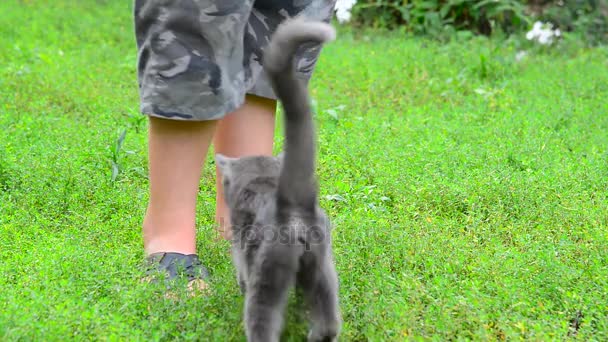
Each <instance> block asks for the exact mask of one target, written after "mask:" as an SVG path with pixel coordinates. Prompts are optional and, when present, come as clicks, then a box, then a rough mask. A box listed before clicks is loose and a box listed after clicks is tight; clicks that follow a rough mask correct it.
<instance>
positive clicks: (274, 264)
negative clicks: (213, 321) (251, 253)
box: [245, 243, 298, 342]
mask: <svg viewBox="0 0 608 342" xmlns="http://www.w3.org/2000/svg"><path fill="white" fill-rule="evenodd" d="M256 259H257V260H256V261H255V263H254V265H253V268H252V269H251V270H250V271H251V272H250V273H249V279H248V283H247V291H246V300H245V328H246V331H247V339H248V341H250V342H258V341H259V342H274V341H279V338H280V334H281V329H282V327H283V313H284V311H285V307H286V305H287V299H288V294H289V289H290V288H291V286H292V285H293V283H294V280H295V274H296V271H297V267H298V255H297V253H296V251H295V250H294V249H293V248H290V246H288V245H281V244H279V243H277V244H273V245H270V246H265V248H261V249H260V250H259V254H258V257H257V258H256Z"/></svg>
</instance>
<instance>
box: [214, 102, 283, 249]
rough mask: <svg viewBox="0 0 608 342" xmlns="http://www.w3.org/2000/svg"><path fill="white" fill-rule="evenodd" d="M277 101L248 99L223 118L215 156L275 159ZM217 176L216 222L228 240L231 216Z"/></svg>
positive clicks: (218, 133) (217, 172)
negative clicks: (273, 156)
mask: <svg viewBox="0 0 608 342" xmlns="http://www.w3.org/2000/svg"><path fill="white" fill-rule="evenodd" d="M275 111H276V101H275V100H272V99H267V98H262V97H258V96H253V95H247V98H246V99H245V104H244V105H243V106H242V107H241V108H239V109H238V110H236V111H234V112H232V113H230V114H228V115H227V116H226V117H224V118H223V119H222V120H221V121H220V123H219V124H218V126H217V132H216V135H215V138H214V146H215V152H216V153H222V154H223V155H225V156H228V157H243V156H251V155H272V146H273V143H274V126H275ZM216 174H217V183H216V184H217V195H216V210H215V219H216V222H217V223H218V224H219V231H220V233H221V234H222V236H223V237H224V238H225V239H229V238H230V236H231V232H230V214H229V211H228V208H227V207H226V203H225V202H224V190H223V187H222V183H221V181H220V179H221V177H220V174H219V171H217V170H216Z"/></svg>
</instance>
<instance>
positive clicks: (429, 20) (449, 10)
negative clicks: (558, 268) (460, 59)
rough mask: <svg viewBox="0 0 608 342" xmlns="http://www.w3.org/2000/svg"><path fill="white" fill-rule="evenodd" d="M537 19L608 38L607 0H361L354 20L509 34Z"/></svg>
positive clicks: (423, 30)
mask: <svg viewBox="0 0 608 342" xmlns="http://www.w3.org/2000/svg"><path fill="white" fill-rule="evenodd" d="M536 20H540V21H543V22H546V21H549V22H551V23H553V24H554V25H555V26H556V27H559V28H560V29H561V30H562V31H564V32H573V33H575V34H579V35H580V36H581V38H583V39H584V40H585V41H586V42H587V43H588V44H590V45H597V44H604V43H606V42H608V0H557V1H556V0H402V1H395V0H360V1H358V2H357V4H356V5H355V7H354V9H353V24H354V25H356V26H366V27H370V26H371V27H382V28H390V29H395V28H402V29H405V30H407V31H410V32H413V33H416V34H426V35H431V36H435V37H438V38H441V37H444V36H446V35H449V34H451V33H453V32H454V31H470V32H473V33H475V34H483V35H492V34H493V33H497V32H502V33H506V34H512V33H515V32H521V31H525V30H527V29H529V28H530V26H531V25H532V23H533V22H534V21H536Z"/></svg>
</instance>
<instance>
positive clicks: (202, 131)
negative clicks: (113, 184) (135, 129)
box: [143, 117, 217, 255]
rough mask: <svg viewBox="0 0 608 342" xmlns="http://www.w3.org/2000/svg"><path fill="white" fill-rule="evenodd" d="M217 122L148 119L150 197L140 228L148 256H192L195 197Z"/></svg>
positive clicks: (194, 249) (193, 252)
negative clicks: (163, 254) (167, 254)
mask: <svg viewBox="0 0 608 342" xmlns="http://www.w3.org/2000/svg"><path fill="white" fill-rule="evenodd" d="M216 123H217V121H177V120H166V119H159V118H155V117H150V127H149V142H148V149H149V165H150V199H149V203H148V210H147V212H146V217H145V219H144V226H143V236H144V248H145V252H146V254H147V255H150V254H153V253H158V252H177V253H182V254H195V253H196V248H195V226H194V223H195V213H196V196H197V193H198V185H199V180H200V175H201V168H202V165H203V164H204V162H205V157H206V155H207V150H208V148H209V144H210V143H211V139H212V137H213V133H214V131H215V127H216Z"/></svg>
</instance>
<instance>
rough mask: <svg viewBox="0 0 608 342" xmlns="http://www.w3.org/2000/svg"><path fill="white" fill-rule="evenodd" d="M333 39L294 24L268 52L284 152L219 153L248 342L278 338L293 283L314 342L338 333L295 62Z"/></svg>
mask: <svg viewBox="0 0 608 342" xmlns="http://www.w3.org/2000/svg"><path fill="white" fill-rule="evenodd" d="M334 36H335V31H334V29H333V27H332V26H331V25H329V24H325V23H322V22H310V21H306V20H305V19H303V18H297V19H290V20H288V21H286V22H285V23H284V24H282V25H280V26H279V27H278V29H277V31H276V32H275V34H274V36H273V38H272V39H271V42H270V44H269V46H268V47H267V48H266V50H265V55H264V67H265V69H266V71H267V72H268V75H269V78H270V80H271V82H272V85H273V88H274V90H275V93H276V94H277V97H278V98H279V100H280V101H281V104H282V106H283V112H284V113H285V150H284V153H283V155H282V156H279V157H265V156H253V157H243V158H228V157H226V156H223V155H220V154H218V155H216V163H217V165H218V167H219V168H220V171H221V174H222V179H223V185H224V192H225V198H226V203H227V204H228V207H229V208H230V218H231V223H232V229H233V241H232V256H233V260H234V264H235V266H236V269H237V275H238V281H239V284H240V286H241V289H242V291H243V292H244V293H245V329H246V334H247V339H248V340H249V341H263V342H268V341H278V340H279V338H280V334H281V330H282V325H283V315H284V311H285V306H286V304H287V298H288V293H289V290H290V288H291V287H292V286H294V285H295V286H297V287H298V288H300V289H301V290H302V293H303V295H304V298H305V300H306V302H307V305H308V306H309V308H310V321H311V329H310V333H309V335H308V340H309V341H333V340H336V339H337V336H338V333H339V330H340V324H341V319H340V311H339V306H338V278H337V275H336V270H335V266H334V262H333V255H332V250H331V241H330V240H331V239H330V223H329V219H328V217H327V216H326V214H325V212H324V211H323V210H322V209H321V208H320V207H319V205H318V199H317V197H318V189H317V183H316V181H315V172H314V170H315V143H314V135H315V132H314V127H313V122H312V114H311V108H310V100H309V95H308V88H307V84H306V82H305V81H303V80H301V79H298V78H297V77H296V74H295V71H294V61H293V56H294V54H295V52H296V50H297V49H298V48H299V47H300V46H301V45H302V44H304V43H309V42H310V43H316V44H321V43H324V42H326V41H329V40H332V39H333V38H334Z"/></svg>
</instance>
